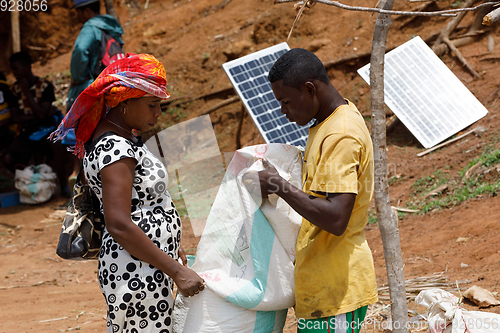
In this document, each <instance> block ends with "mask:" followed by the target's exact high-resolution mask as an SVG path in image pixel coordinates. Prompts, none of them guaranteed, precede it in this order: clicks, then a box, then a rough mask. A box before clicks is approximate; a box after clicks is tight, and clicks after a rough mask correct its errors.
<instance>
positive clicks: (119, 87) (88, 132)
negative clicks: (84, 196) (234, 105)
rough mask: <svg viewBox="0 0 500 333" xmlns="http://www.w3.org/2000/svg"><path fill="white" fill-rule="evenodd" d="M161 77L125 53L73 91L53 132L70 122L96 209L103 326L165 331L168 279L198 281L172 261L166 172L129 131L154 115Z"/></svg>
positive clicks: (155, 67) (175, 247) (177, 234)
mask: <svg viewBox="0 0 500 333" xmlns="http://www.w3.org/2000/svg"><path fill="white" fill-rule="evenodd" d="M166 84H167V81H166V75H165V70H164V68H163V65H162V64H161V63H160V62H158V60H156V59H155V58H154V57H153V56H151V55H146V54H140V55H133V54H128V55H127V56H126V58H124V59H121V60H118V61H116V62H115V63H113V64H111V65H110V66H108V67H107V68H106V69H105V70H104V71H103V72H102V73H101V74H100V75H99V77H98V78H97V79H96V80H95V81H94V83H92V84H91V85H90V86H89V87H88V88H87V89H85V90H84V91H83V92H82V93H81V94H80V96H79V97H78V98H77V100H76V101H75V103H74V104H73V106H72V108H71V110H70V111H69V112H68V114H67V115H66V117H65V118H64V120H63V122H62V123H61V125H60V126H59V128H58V130H57V131H56V132H54V133H53V136H54V137H55V139H56V140H58V139H62V138H63V137H64V136H65V135H66V134H67V132H68V131H69V130H71V129H75V132H76V141H77V144H76V146H75V154H78V156H79V157H82V156H84V158H83V171H84V175H85V178H86V180H87V182H88V183H89V185H90V186H91V188H92V190H93V191H94V192H95V194H96V195H97V197H98V198H99V200H100V203H101V209H102V211H103V213H104V219H105V221H106V228H105V230H104V234H103V242H102V245H101V251H100V255H99V265H98V276H99V285H100V287H101V291H102V293H103V295H104V297H105V298H106V303H107V305H108V315H107V327H108V332H136V333H137V332H141V333H143V332H161V333H167V332H171V323H172V320H171V315H172V310H173V295H172V291H173V282H174V281H175V283H176V285H177V288H178V290H179V291H180V292H181V293H182V294H183V295H184V296H194V295H195V294H198V293H199V291H201V290H203V289H204V285H205V283H204V281H203V279H202V278H201V277H199V276H198V274H196V273H195V272H194V271H192V270H190V269H189V268H187V267H186V266H183V265H181V264H179V262H178V261H177V259H178V257H179V251H180V252H181V256H182V257H183V261H184V263H185V262H186V261H185V255H183V251H182V249H181V248H180V240H181V221H180V218H179V214H178V213H177V211H176V209H175V207H174V204H173V202H172V199H171V198H170V195H169V194H168V192H167V190H166V185H167V183H168V182H167V177H168V176H167V172H166V169H165V167H164V166H163V164H162V163H161V162H160V161H159V160H158V159H157V158H156V157H155V156H154V155H153V154H152V153H151V152H150V151H149V150H148V149H147V147H146V146H145V145H143V143H142V140H141V138H140V137H138V136H137V133H136V131H146V130H148V129H150V128H151V127H152V126H153V125H154V124H155V123H156V122H157V119H158V117H159V116H160V114H161V109H160V101H161V100H162V99H165V98H168V97H169V95H168V93H167V92H166ZM84 143H86V144H85V145H84Z"/></svg>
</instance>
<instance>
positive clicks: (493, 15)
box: [483, 8, 500, 26]
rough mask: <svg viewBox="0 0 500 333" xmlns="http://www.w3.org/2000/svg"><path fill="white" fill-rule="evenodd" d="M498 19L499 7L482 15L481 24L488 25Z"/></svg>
mask: <svg viewBox="0 0 500 333" xmlns="http://www.w3.org/2000/svg"><path fill="white" fill-rule="evenodd" d="M499 20H500V8H497V9H495V10H493V11H491V12H489V13H488V14H486V15H485V16H484V17H483V24H484V25H487V26H490V25H492V24H493V23H496V22H498V21H499Z"/></svg>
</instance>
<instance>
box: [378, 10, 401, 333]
mask: <svg viewBox="0 0 500 333" xmlns="http://www.w3.org/2000/svg"><path fill="white" fill-rule="evenodd" d="M393 5H394V0H382V1H380V8H383V9H388V10H390V9H392V7H393ZM391 24H392V21H391V17H390V15H381V14H379V15H378V16H377V21H376V24H375V31H374V33H373V43H372V55H371V59H370V100H371V110H372V120H371V121H372V138H373V147H374V150H373V151H374V161H375V184H374V186H375V188H374V197H375V206H376V208H377V220H378V223H379V227H380V234H381V236H382V243H383V246H384V256H385V265H386V269H387V279H388V281H389V292H390V297H391V314H392V331H393V332H394V333H407V332H408V307H407V304H406V290H405V278H404V272H403V260H402V258H401V244H400V240H399V230H398V225H397V221H396V220H395V218H394V213H393V210H392V208H391V204H390V200H389V183H388V180H387V155H386V128H385V104H384V55H385V45H386V41H387V34H388V32H389V27H390V25H391Z"/></svg>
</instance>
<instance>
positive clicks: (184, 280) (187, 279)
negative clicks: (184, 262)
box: [173, 266, 205, 297]
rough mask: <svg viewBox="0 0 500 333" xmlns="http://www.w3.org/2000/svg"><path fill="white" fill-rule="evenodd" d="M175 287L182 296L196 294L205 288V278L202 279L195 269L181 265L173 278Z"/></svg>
mask: <svg viewBox="0 0 500 333" xmlns="http://www.w3.org/2000/svg"><path fill="white" fill-rule="evenodd" d="M173 279H174V281H175V284H176V285H177V289H178V290H179V291H180V292H181V293H182V295H183V296H184V297H190V296H194V295H196V294H198V293H199V292H200V291H202V290H203V289H205V280H203V279H202V278H201V277H200V276H199V275H198V274H196V272H195V271H193V270H192V269H190V268H187V267H184V266H181V269H180V270H179V272H178V273H177V275H176V276H175V278H173Z"/></svg>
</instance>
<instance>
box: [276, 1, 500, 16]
mask: <svg viewBox="0 0 500 333" xmlns="http://www.w3.org/2000/svg"><path fill="white" fill-rule="evenodd" d="M295 1H297V0H274V3H275V4H280V3H287V2H295ZM311 1H312V0H311ZM312 2H319V3H323V4H325V5H330V6H334V7H338V8H342V9H347V10H354V11H360V12H373V13H379V14H386V15H406V16H456V15H457V13H460V12H471V11H472V12H473V11H476V10H478V9H479V8H481V7H485V6H489V5H494V4H499V3H500V1H494V2H485V3H483V4H480V5H477V6H476V7H473V8H457V9H449V10H440V11H435V12H408V11H399V10H387V9H381V8H371V7H359V6H349V5H344V4H342V3H340V2H338V1H330V0H314V1H312ZM300 3H302V1H301V2H300Z"/></svg>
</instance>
